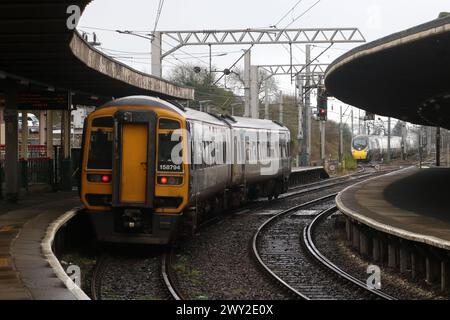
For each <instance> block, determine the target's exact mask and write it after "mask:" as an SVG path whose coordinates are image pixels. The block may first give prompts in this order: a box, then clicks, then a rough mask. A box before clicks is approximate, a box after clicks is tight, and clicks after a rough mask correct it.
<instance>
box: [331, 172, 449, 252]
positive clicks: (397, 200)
mask: <svg viewBox="0 0 450 320" xmlns="http://www.w3.org/2000/svg"><path fill="white" fill-rule="evenodd" d="M448 181H450V169H448V168H429V169H418V168H416V167H410V168H407V169H403V170H400V171H396V172H393V173H390V174H387V175H383V176H381V177H376V178H374V179H370V180H366V181H363V182H361V183H358V184H356V185H353V186H351V187H349V188H347V189H345V190H344V191H342V192H341V193H340V194H339V196H338V197H337V198H336V203H337V206H338V208H339V209H340V210H341V211H342V212H343V213H344V214H345V215H348V216H350V217H351V218H353V219H355V220H357V221H359V222H361V223H363V224H365V225H367V226H369V227H371V228H374V229H377V230H379V231H382V232H385V233H388V234H392V235H395V236H398V237H400V238H404V239H407V240H411V241H417V242H423V243H426V244H428V245H431V246H435V247H439V248H442V249H446V250H450V212H449V207H450V203H449V201H450V199H449V197H448V188H447V187H446V186H447V185H448Z"/></svg>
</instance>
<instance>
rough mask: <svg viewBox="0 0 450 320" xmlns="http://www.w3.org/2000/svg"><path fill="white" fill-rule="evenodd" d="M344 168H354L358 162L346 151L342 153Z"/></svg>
mask: <svg viewBox="0 0 450 320" xmlns="http://www.w3.org/2000/svg"><path fill="white" fill-rule="evenodd" d="M344 162H345V170H355V169H356V168H357V167H358V163H357V162H356V160H355V159H353V156H352V155H351V154H350V153H348V152H346V153H344Z"/></svg>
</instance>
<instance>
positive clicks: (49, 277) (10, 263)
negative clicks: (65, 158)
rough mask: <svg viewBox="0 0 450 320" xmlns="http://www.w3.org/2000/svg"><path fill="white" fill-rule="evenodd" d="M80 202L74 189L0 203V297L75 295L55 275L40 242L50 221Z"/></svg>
mask: <svg viewBox="0 0 450 320" xmlns="http://www.w3.org/2000/svg"><path fill="white" fill-rule="evenodd" d="M79 205H80V203H79V198H78V195H77V194H76V193H75V192H58V193H48V194H40V195H33V196H31V197H30V198H27V199H24V200H23V201H20V202H19V204H14V205H8V204H4V203H1V204H0V300H4V299H11V300H19V299H20V300H31V299H37V300H42V299H44V300H67V299H69V300H70V299H77V298H78V297H77V296H76V294H74V293H73V292H72V290H69V289H68V288H67V287H66V285H65V284H64V283H63V281H62V280H60V278H59V277H58V276H57V275H56V273H55V269H54V268H52V266H51V261H49V255H48V254H46V253H44V252H43V248H44V247H45V246H43V244H42V242H43V240H44V238H46V236H47V235H48V230H49V229H51V228H49V227H51V226H52V223H53V222H54V221H55V220H56V219H57V218H58V217H60V216H61V215H63V214H64V213H65V212H66V211H68V210H70V209H72V208H74V207H76V206H79ZM47 238H48V237H47Z"/></svg>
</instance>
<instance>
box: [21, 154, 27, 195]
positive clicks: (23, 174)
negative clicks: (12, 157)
mask: <svg viewBox="0 0 450 320" xmlns="http://www.w3.org/2000/svg"><path fill="white" fill-rule="evenodd" d="M19 170H20V180H21V184H22V188H24V189H25V190H26V191H27V192H28V161H27V160H20V169H19Z"/></svg>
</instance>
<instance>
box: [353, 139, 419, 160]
mask: <svg viewBox="0 0 450 320" xmlns="http://www.w3.org/2000/svg"><path fill="white" fill-rule="evenodd" d="M405 144H406V145H405V153H406V154H407V155H412V154H414V153H416V152H417V144H418V138H417V137H416V136H415V135H407V136H406V138H405ZM351 148H352V155H353V158H354V159H355V160H359V161H381V160H383V159H384V158H386V156H387V152H388V137H387V136H376V135H358V136H356V137H354V138H353V140H352V147H351ZM390 149H391V159H396V158H401V156H402V137H398V136H391V148H390Z"/></svg>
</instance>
